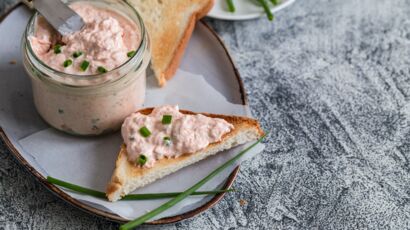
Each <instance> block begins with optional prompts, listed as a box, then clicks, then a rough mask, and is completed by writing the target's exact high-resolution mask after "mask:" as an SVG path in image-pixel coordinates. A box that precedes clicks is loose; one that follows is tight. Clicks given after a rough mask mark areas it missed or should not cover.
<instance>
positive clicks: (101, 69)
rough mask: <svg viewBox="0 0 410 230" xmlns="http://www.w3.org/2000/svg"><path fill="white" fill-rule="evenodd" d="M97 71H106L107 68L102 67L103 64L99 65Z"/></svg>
mask: <svg viewBox="0 0 410 230" xmlns="http://www.w3.org/2000/svg"><path fill="white" fill-rule="evenodd" d="M97 71H98V72H99V73H106V72H107V70H106V69H105V68H104V67H102V66H98V68H97Z"/></svg>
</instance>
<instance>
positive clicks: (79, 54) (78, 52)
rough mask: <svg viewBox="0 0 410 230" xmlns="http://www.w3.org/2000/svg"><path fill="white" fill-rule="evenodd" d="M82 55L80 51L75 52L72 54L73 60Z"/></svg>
mask: <svg viewBox="0 0 410 230" xmlns="http://www.w3.org/2000/svg"><path fill="white" fill-rule="evenodd" d="M81 55H83V52H81V51H76V52H74V53H73V58H78V57H79V56H81Z"/></svg>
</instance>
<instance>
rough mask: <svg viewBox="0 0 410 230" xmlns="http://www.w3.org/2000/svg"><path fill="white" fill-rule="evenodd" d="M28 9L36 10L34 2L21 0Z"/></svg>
mask: <svg viewBox="0 0 410 230" xmlns="http://www.w3.org/2000/svg"><path fill="white" fill-rule="evenodd" d="M21 1H22V2H23V3H24V4H25V5H26V6H27V7H28V8H30V9H34V2H33V1H34V0H21Z"/></svg>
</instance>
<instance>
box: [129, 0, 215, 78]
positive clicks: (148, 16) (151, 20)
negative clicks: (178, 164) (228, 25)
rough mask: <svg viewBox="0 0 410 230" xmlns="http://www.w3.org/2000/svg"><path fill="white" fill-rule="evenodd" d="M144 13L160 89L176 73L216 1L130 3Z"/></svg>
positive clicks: (144, 0) (142, 0) (148, 0)
mask: <svg viewBox="0 0 410 230" xmlns="http://www.w3.org/2000/svg"><path fill="white" fill-rule="evenodd" d="M129 2H130V3H131V5H133V6H134V7H135V8H136V9H137V11H138V12H139V13H140V14H141V17H142V19H143V20H144V24H145V26H146V28H147V31H148V34H149V37H150V40H151V46H152V49H151V54H152V59H151V69H152V70H153V71H154V74H155V77H156V78H157V80H158V83H159V85H160V86H164V85H165V83H166V81H167V80H169V79H170V78H171V77H172V76H173V75H174V74H175V72H176V70H177V68H178V66H179V63H180V61H181V58H182V56H183V53H184V50H185V47H186V46H187V44H188V41H189V39H190V37H191V34H192V31H193V30H194V26H195V23H196V21H197V20H199V19H200V18H201V17H203V16H205V15H206V14H207V13H208V11H209V10H210V9H211V8H212V6H213V4H214V1H213V0H129Z"/></svg>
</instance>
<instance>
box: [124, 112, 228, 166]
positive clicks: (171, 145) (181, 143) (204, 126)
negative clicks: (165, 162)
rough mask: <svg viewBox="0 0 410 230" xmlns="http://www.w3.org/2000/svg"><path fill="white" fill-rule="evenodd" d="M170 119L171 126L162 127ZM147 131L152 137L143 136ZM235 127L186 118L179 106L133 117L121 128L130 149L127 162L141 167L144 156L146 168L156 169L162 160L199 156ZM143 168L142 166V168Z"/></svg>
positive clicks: (207, 119)
mask: <svg viewBox="0 0 410 230" xmlns="http://www.w3.org/2000/svg"><path fill="white" fill-rule="evenodd" d="M164 115H171V116H172V120H171V122H170V123H169V124H163V122H162V120H163V116H164ZM143 127H146V128H147V129H148V130H149V132H150V135H149V136H147V135H145V136H144V135H142V134H141V132H140V130H141V128H143ZM233 128H234V126H233V125H232V124H230V123H228V122H227V121H225V120H224V119H220V118H211V117H207V116H204V115H202V114H197V115H186V114H183V113H181V112H179V108H178V106H161V107H157V108H155V109H154V110H153V111H152V112H151V114H149V115H144V114H141V113H138V112H137V113H133V114H131V115H130V116H129V117H127V118H126V119H125V121H124V123H123V125H122V130H121V131H122V137H123V138H124V142H125V144H126V146H127V152H128V159H129V160H130V161H131V162H135V163H136V164H139V159H140V157H141V155H144V156H145V157H146V162H145V163H144V164H143V167H148V168H150V167H152V166H154V164H155V162H156V161H157V160H160V159H162V158H164V157H165V158H175V157H178V156H180V155H182V154H190V153H194V152H197V151H199V150H201V149H203V148H205V147H207V146H208V145H209V144H210V143H214V142H217V141H220V140H221V139H222V136H223V135H224V134H226V133H228V132H230V131H231V130H232V129H233ZM140 165H141V164H140Z"/></svg>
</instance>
